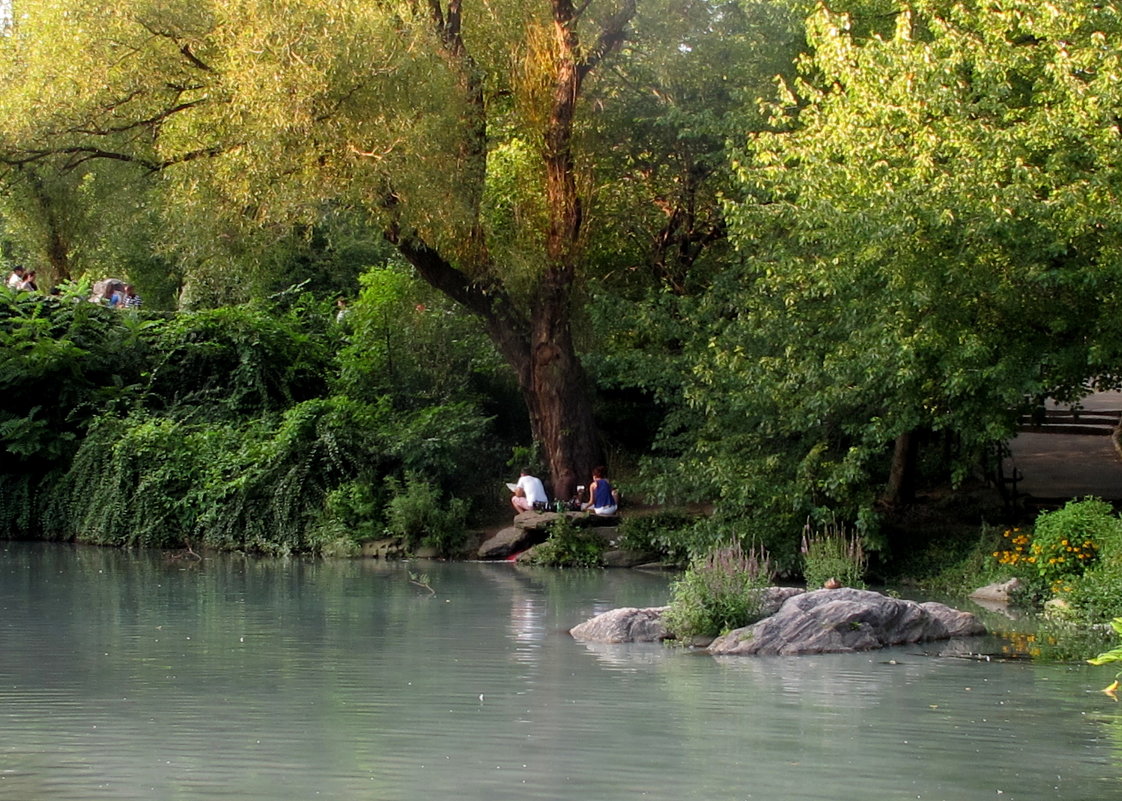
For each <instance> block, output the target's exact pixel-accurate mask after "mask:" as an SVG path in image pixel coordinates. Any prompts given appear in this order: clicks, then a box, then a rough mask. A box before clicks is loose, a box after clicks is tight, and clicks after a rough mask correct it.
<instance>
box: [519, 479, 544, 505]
mask: <svg viewBox="0 0 1122 801" xmlns="http://www.w3.org/2000/svg"><path fill="white" fill-rule="evenodd" d="M518 486H520V487H521V488H522V492H524V493H525V494H526V501H527V502H528V503H530V504H531V505H532V504H535V503H549V498H547V497H546V495H545V487H544V486H542V482H541V480H540V479H537V478H534V477H533V476H522V477H521V478H520V479H518Z"/></svg>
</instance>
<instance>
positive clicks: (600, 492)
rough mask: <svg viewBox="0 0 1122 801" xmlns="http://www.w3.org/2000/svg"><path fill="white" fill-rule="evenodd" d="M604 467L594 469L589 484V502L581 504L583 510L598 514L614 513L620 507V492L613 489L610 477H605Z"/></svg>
mask: <svg viewBox="0 0 1122 801" xmlns="http://www.w3.org/2000/svg"><path fill="white" fill-rule="evenodd" d="M605 469H606V468H604V467H595V468H593V470H592V483H591V484H590V485H589V486H588V497H589V501H588V503H583V504H581V507H580V508H581V510H582V511H586V512H587V511H591V512H592V513H593V514H597V515H614V514H615V513H616V511H617V510H618V509H619V493H618V492H616V490H614V489H612V485H611V484H610V483H608V479H606V478H604V472H605Z"/></svg>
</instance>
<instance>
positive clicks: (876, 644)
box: [709, 588, 985, 655]
mask: <svg viewBox="0 0 1122 801" xmlns="http://www.w3.org/2000/svg"><path fill="white" fill-rule="evenodd" d="M984 633H985V628H984V627H983V626H982V624H981V623H980V622H979V621H978V619H977V618H976V617H975V616H974V615H972V614H970V613H969V612H960V611H958V610H956V609H952V608H950V607H949V606H945V605H944V604H938V603H924V604H920V603H916V602H915V601H905V600H902V599H900V598H889V597H888V596H886V595H881V594H880V593H877V592H869V591H868V590H855V589H850V588H842V589H837V590H816V591H814V592H808V593H805V594H802V595H796V596H794V597H792V598H789V599H787V600H786V601H784V603H783V605H782V606H781V607H780V608H779V611H777V612H776V613H775V614H774V615H772V616H771V617H768V618H764V619H763V620H761V621H759V622H758V623H754V624H753V625H751V626H745V627H744V628H741V629H735V630H734V631H730V632H729V633H728V634H726V635H724V636H722V637H718V638H717V639H716V640H714V641H713V643H712V644H711V645H710V646H709V652H710V653H711V654H718V655H725V654H736V655H768V654H820V653H844V652H850V651H868V650H871V649H874V648H887V647H889V646H892V645H904V644H907V643H913V642H922V641H927V640H944V639H949V638H951V637H965V636H973V635H977V634H984Z"/></svg>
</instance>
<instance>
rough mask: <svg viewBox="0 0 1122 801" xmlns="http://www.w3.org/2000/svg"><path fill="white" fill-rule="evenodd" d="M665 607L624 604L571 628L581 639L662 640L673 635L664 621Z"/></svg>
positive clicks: (612, 641) (577, 638)
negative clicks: (644, 607) (636, 606)
mask: <svg viewBox="0 0 1122 801" xmlns="http://www.w3.org/2000/svg"><path fill="white" fill-rule="evenodd" d="M665 609H666V607H665V606H655V607H649V608H647V609H636V608H635V607H624V608H623V609H612V610H611V611H610V612H604V613H603V614H601V615H597V616H596V617H594V618H591V619H590V620H586V621H585V622H584V623H581V624H580V625H577V626H573V628H571V629H569V634H571V635H572V636H573V639H576V640H581V641H582V642H610V643H621V642H661V641H662V640H665V639H666V638H667V637H669V636H670V632H668V631H667V630H666V626H664V625H663V623H662V613H663V611H665Z"/></svg>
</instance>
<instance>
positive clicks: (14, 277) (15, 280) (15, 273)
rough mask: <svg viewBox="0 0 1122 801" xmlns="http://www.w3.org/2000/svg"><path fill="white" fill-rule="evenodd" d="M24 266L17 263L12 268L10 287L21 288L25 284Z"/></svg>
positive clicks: (9, 277) (9, 280) (9, 278)
mask: <svg viewBox="0 0 1122 801" xmlns="http://www.w3.org/2000/svg"><path fill="white" fill-rule="evenodd" d="M23 277H24V276H23V268H22V267H20V266H19V265H16V266H15V267H13V268H12V274H11V275H9V276H8V289H19V288H20V287H21V286H23Z"/></svg>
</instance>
